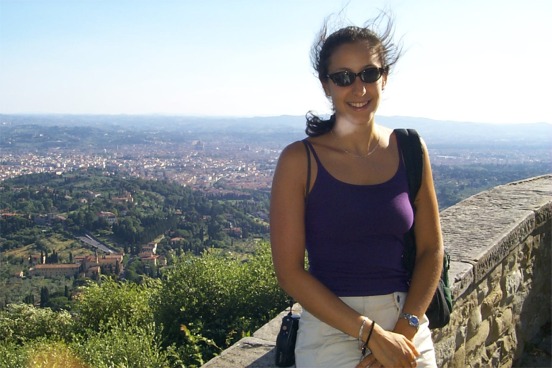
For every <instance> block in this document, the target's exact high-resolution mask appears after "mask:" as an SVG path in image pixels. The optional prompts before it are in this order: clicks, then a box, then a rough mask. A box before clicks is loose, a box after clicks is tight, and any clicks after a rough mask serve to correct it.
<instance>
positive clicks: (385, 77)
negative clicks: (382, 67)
mask: <svg viewBox="0 0 552 368" xmlns="http://www.w3.org/2000/svg"><path fill="white" fill-rule="evenodd" d="M386 85H387V73H385V74H384V75H382V76H381V90H382V91H383V90H384V89H385V86H386Z"/></svg>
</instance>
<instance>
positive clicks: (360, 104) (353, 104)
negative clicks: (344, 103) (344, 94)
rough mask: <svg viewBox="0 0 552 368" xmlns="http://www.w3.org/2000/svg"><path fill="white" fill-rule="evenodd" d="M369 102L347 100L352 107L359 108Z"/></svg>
mask: <svg viewBox="0 0 552 368" xmlns="http://www.w3.org/2000/svg"><path fill="white" fill-rule="evenodd" d="M369 103H370V101H366V102H349V105H350V106H352V107H354V108H357V109H360V108H362V107H365V106H368V104H369Z"/></svg>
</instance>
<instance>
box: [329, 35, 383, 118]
mask: <svg viewBox="0 0 552 368" xmlns="http://www.w3.org/2000/svg"><path fill="white" fill-rule="evenodd" d="M368 67H377V68H381V67H382V65H381V62H380V61H379V58H378V55H376V54H374V53H373V52H372V51H371V48H370V44H369V43H368V42H367V41H358V42H354V43H346V44H343V45H341V46H339V47H338V48H336V49H335V51H334V52H333V54H332V55H331V57H330V63H329V66H328V74H332V73H336V72H340V71H344V70H348V71H350V72H353V73H355V74H356V73H359V72H361V71H362V70H364V69H366V68H368ZM386 81H387V75H386V74H384V75H383V76H382V77H381V78H380V79H378V80H377V81H375V82H373V83H365V82H363V81H362V80H361V79H360V78H359V77H358V76H357V77H356V78H355V80H354V82H353V84H351V85H350V86H345V87H340V86H338V85H336V84H335V83H334V82H333V81H332V80H331V79H328V80H326V81H325V82H323V83H322V85H323V88H324V91H325V92H326V95H327V96H328V97H330V98H331V100H332V103H333V107H334V110H335V113H336V117H338V118H341V119H343V118H344V119H346V120H348V121H351V122H356V123H357V124H359V123H360V124H362V123H366V122H368V121H371V120H372V119H373V118H374V115H375V112H376V110H377V108H378V106H379V103H380V98H381V93H382V90H383V87H384V86H385V83H386Z"/></svg>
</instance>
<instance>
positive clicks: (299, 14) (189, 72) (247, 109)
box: [0, 0, 552, 123]
mask: <svg viewBox="0 0 552 368" xmlns="http://www.w3.org/2000/svg"><path fill="white" fill-rule="evenodd" d="M346 4H348V5H347V6H346V8H345V12H344V15H345V18H346V19H347V20H348V21H349V22H350V23H352V24H356V25H362V23H363V22H364V21H365V20H367V19H369V18H372V17H373V16H374V15H376V14H377V12H378V9H381V8H388V9H390V10H392V11H393V13H394V15H395V22H396V35H397V36H402V40H403V44H404V48H405V51H406V53H405V55H404V56H403V58H402V59H401V60H400V61H399V63H398V65H397V67H396V69H395V71H394V73H393V74H392V75H391V77H390V80H389V83H388V86H387V88H386V90H385V97H384V101H383V102H382V105H381V108H380V111H379V113H380V115H387V116H393V115H405V116H417V117H427V118H433V119H441V120H456V121H474V122H490V123H529V122H548V123H552V108H551V107H550V105H551V104H550V102H549V100H550V96H551V95H552V94H551V93H550V91H549V87H550V85H551V83H552V72H551V70H552V67H551V66H550V65H551V64H552V51H550V46H549V44H550V40H549V39H548V38H549V37H550V35H551V34H552V22H550V19H552V1H549V0H525V1H521V0H463V1H452V0H373V1H367V0H350V1H348V2H346V1H339V0H332V1H330V0H295V1H292V0H203V1H199V0H181V1H176V0H171V1H169V0H157V1H153V0H151V1H146V0H66V1H59V0H35V1H33V0H16V1H13V0H0V113H74V114H152V113H154V114H170V115H195V116H271V115H303V114H305V113H306V112H307V111H309V110H314V111H316V112H318V113H327V112H328V111H330V106H329V104H328V102H327V100H326V99H325V97H324V95H323V93H322V90H321V88H320V86H319V82H318V80H317V79H316V77H315V76H314V73H313V71H312V68H311V66H310V60H309V49H310V46H311V44H312V42H313V40H314V37H315V35H316V33H317V32H318V30H319V29H320V26H321V25H322V22H323V20H324V18H325V17H326V16H328V15H330V14H332V13H336V12H338V11H339V10H340V9H341V8H343V6H344V5H346Z"/></svg>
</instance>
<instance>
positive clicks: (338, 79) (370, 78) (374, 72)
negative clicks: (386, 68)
mask: <svg viewBox="0 0 552 368" xmlns="http://www.w3.org/2000/svg"><path fill="white" fill-rule="evenodd" d="M357 75H358V76H359V77H360V80H362V81H363V82H364V83H374V82H375V81H377V80H378V79H380V78H381V76H382V69H380V68H366V69H364V70H363V71H361V72H360V73H358V74H355V73H353V72H351V71H348V70H344V71H342V72H337V73H333V74H330V75H329V76H328V77H330V79H331V80H332V81H333V82H334V83H335V84H336V85H338V86H339V87H348V86H350V85H351V84H353V83H354V82H355V79H356V77H357Z"/></svg>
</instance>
